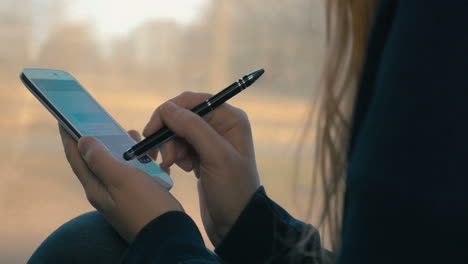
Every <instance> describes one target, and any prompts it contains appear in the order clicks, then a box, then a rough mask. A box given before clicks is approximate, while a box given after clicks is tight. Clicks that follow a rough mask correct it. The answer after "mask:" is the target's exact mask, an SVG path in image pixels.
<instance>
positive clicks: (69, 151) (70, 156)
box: [59, 124, 96, 189]
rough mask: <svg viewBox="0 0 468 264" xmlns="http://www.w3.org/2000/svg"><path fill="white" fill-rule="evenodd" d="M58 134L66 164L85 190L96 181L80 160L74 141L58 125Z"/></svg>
mask: <svg viewBox="0 0 468 264" xmlns="http://www.w3.org/2000/svg"><path fill="white" fill-rule="evenodd" d="M59 132H60V136H61V138H62V145H63V149H64V151H65V156H66V158H67V160H68V163H70V166H71V168H72V170H73V172H74V173H75V175H76V176H77V178H78V180H79V181H80V183H81V185H83V187H84V188H85V189H86V187H87V186H90V185H92V184H93V183H94V181H96V179H95V178H94V176H93V175H92V172H91V171H90V170H89V168H88V166H87V165H86V163H85V162H84V160H83V159H82V158H81V155H80V152H79V151H78V146H77V142H76V141H75V139H74V138H73V137H72V136H71V135H70V134H69V133H68V132H67V131H66V130H65V129H64V128H63V127H62V125H60V124H59Z"/></svg>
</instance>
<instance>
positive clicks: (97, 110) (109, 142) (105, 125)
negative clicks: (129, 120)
mask: <svg viewBox="0 0 468 264" xmlns="http://www.w3.org/2000/svg"><path fill="white" fill-rule="evenodd" d="M32 81H33V82H34V83H35V84H36V86H37V87H39V89H40V90H41V92H42V93H43V94H44V96H45V97H47V99H48V100H49V101H50V102H52V103H53V105H54V106H55V108H57V110H58V111H59V112H60V113H62V115H63V116H65V118H67V119H68V120H69V121H70V123H71V124H73V126H74V127H75V129H76V130H77V131H78V133H80V135H82V136H93V137H96V138H97V139H99V140H100V141H101V142H102V143H103V144H104V145H105V146H106V147H107V148H108V149H109V151H110V152H111V153H112V154H113V155H114V157H116V158H117V159H119V160H121V161H123V162H126V163H128V164H130V165H132V166H134V167H137V168H139V169H142V170H144V171H146V172H147V173H149V174H151V175H158V177H160V178H163V179H164V180H165V182H169V183H171V182H172V181H171V180H170V178H169V177H168V175H167V174H165V173H164V172H163V171H162V170H161V169H160V168H159V166H157V165H156V163H154V162H152V160H151V158H149V157H148V156H144V157H142V158H140V159H138V160H136V159H135V160H131V161H126V160H124V159H123V157H122V154H123V152H124V151H126V150H127V149H129V148H130V147H131V146H133V145H134V144H135V141H134V140H133V139H132V138H130V137H129V136H128V135H127V133H126V132H125V131H123V130H122V129H121V128H120V127H119V126H118V125H117V124H116V123H115V122H114V121H113V120H112V119H111V118H110V117H109V116H108V114H107V113H106V112H104V111H103V109H102V108H101V107H100V106H99V105H98V104H97V103H96V102H95V101H94V99H93V98H92V97H90V96H89V94H88V93H86V92H85V91H84V89H83V88H82V87H81V86H80V84H79V83H78V82H76V81H73V80H56V79H55V80H49V79H33V80H32Z"/></svg>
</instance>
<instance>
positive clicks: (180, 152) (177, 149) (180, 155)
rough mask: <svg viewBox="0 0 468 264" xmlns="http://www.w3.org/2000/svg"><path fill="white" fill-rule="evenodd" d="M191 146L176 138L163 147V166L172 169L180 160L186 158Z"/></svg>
mask: <svg viewBox="0 0 468 264" xmlns="http://www.w3.org/2000/svg"><path fill="white" fill-rule="evenodd" d="M188 148H189V145H188V144H187V142H186V141H185V140H183V139H181V138H175V139H173V140H171V141H169V142H167V143H166V144H164V145H162V146H161V156H162V158H163V162H162V164H163V166H164V167H170V166H172V165H173V164H174V163H175V162H177V161H178V160H182V159H184V158H185V156H186V154H187V152H188Z"/></svg>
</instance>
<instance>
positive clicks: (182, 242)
mask: <svg viewBox="0 0 468 264" xmlns="http://www.w3.org/2000/svg"><path fill="white" fill-rule="evenodd" d="M200 249H203V250H204V249H205V244H204V242H203V238H202V236H201V234H200V232H199V231H198V228H197V226H196V224H195V223H194V222H193V220H192V219H191V218H190V217H189V216H188V215H187V214H186V213H184V212H179V211H171V212H167V213H165V214H163V215H161V216H159V217H157V218H155V219H154V220H152V221H151V222H149V223H148V224H147V225H146V226H145V227H143V229H142V230H141V231H140V232H139V233H138V235H137V236H136V238H135V239H134V240H133V242H132V243H131V244H130V246H129V248H128V250H127V252H126V254H125V255H124V257H123V259H122V261H121V263H163V262H160V261H167V260H168V259H172V258H179V257H182V256H181V254H180V252H184V254H183V255H185V256H191V255H192V256H193V255H199V250H200ZM192 251H193V252H192ZM177 256H179V257H177ZM179 260H182V259H179Z"/></svg>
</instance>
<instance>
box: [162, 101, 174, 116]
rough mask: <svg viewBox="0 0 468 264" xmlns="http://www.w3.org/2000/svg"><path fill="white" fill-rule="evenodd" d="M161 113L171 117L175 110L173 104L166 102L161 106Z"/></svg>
mask: <svg viewBox="0 0 468 264" xmlns="http://www.w3.org/2000/svg"><path fill="white" fill-rule="evenodd" d="M161 110H162V112H163V113H164V114H166V115H169V116H170V115H172V114H173V113H174V112H175V111H176V110H177V106H176V105H175V104H174V103H173V102H166V103H165V104H164V105H163V106H162V109H161Z"/></svg>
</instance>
